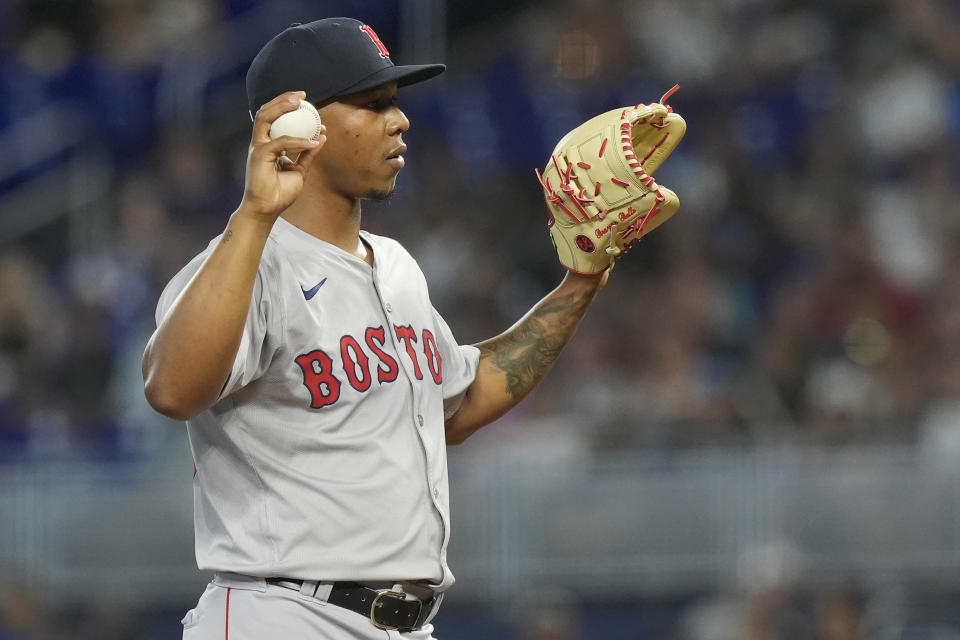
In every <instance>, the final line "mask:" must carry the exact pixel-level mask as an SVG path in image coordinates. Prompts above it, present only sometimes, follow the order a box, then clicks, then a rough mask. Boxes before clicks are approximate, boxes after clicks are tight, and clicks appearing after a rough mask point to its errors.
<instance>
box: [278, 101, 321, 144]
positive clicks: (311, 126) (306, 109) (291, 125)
mask: <svg viewBox="0 0 960 640" xmlns="http://www.w3.org/2000/svg"><path fill="white" fill-rule="evenodd" d="M280 136H293V137H294V138H306V139H308V140H316V139H318V138H319V137H320V114H319V113H317V110H316V108H315V107H314V106H313V105H312V104H310V103H309V102H307V101H306V100H301V101H300V106H299V107H298V108H297V110H296V111H288V112H286V113H284V114H283V115H281V116H280V117H279V118H277V119H276V120H274V121H273V124H271V125H270V139H271V140H273V139H275V138H279V137H280Z"/></svg>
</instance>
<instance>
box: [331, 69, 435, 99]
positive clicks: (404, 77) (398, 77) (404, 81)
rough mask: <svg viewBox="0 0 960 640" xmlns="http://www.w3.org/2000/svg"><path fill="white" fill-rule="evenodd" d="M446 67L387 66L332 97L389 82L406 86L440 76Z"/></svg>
mask: <svg viewBox="0 0 960 640" xmlns="http://www.w3.org/2000/svg"><path fill="white" fill-rule="evenodd" d="M446 68H447V66H446V65H444V64H405V65H395V66H392V67H386V68H384V69H380V70H379V71H377V72H376V73H373V74H371V75H369V76H367V77H366V78H364V79H363V80H361V81H360V82H358V83H356V84H355V85H353V86H351V87H347V88H346V89H344V90H343V91H338V92H337V94H336V95H335V96H331V97H334V98H335V97H338V96H346V95H350V94H351V93H360V92H361V91H367V90H368V89H374V88H376V87H379V86H380V85H384V84H387V83H388V82H396V83H397V86H398V87H405V86H407V85H411V84H416V83H418V82H423V81H424V80H429V79H430V78H432V77H434V76H438V75H440V74H441V73H443V71H444V70H445V69H446Z"/></svg>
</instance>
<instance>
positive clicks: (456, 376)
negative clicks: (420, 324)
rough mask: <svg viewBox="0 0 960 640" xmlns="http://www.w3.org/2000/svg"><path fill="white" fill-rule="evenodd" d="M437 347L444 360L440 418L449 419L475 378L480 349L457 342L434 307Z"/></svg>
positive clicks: (461, 402)
mask: <svg viewBox="0 0 960 640" xmlns="http://www.w3.org/2000/svg"><path fill="white" fill-rule="evenodd" d="M433 318H434V326H435V327H436V330H437V331H436V340H437V348H438V349H439V350H440V357H441V358H442V359H443V360H442V361H443V419H444V420H448V419H449V418H450V416H452V415H453V414H455V413H456V412H457V410H458V409H459V408H460V405H461V404H463V398H464V396H465V395H466V392H467V387H469V386H470V384H471V383H472V382H473V380H474V378H476V377H477V364H478V363H479V362H480V350H479V349H477V348H476V347H474V346H473V345H459V344H457V341H456V339H455V338H454V337H453V333H452V332H451V331H450V327H448V326H447V323H446V322H445V321H444V319H443V317H442V316H441V315H440V314H439V313H438V312H437V310H436V309H434V310H433Z"/></svg>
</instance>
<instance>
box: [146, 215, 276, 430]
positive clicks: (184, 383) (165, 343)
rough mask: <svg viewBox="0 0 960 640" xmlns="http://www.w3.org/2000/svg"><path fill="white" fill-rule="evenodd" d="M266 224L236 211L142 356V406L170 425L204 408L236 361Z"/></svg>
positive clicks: (267, 230)
mask: <svg viewBox="0 0 960 640" xmlns="http://www.w3.org/2000/svg"><path fill="white" fill-rule="evenodd" d="M270 228H271V224H270V223H269V222H265V221H262V220H258V219H256V218H254V217H252V216H248V215H246V212H245V211H243V210H242V209H241V210H238V211H237V212H235V213H234V214H233V216H231V218H230V222H229V224H228V225H227V228H226V230H225V231H224V233H223V236H222V237H221V239H220V242H219V244H218V245H217V247H216V248H215V249H214V250H213V251H212V252H211V254H210V256H209V257H208V258H207V260H206V261H205V262H204V264H203V266H201V267H200V270H199V271H198V272H197V274H196V275H195V276H194V277H193V279H192V280H191V281H190V283H189V284H188V285H187V286H186V288H185V289H184V290H183V292H182V293H181V294H180V296H179V297H178V298H177V300H176V302H175V303H174V305H173V307H172V308H171V309H170V311H169V312H168V313H167V315H166V317H164V319H163V321H162V322H161V323H160V325H159V326H158V327H157V330H156V331H155V332H154V334H153V336H151V338H150V341H149V342H148V343H147V347H146V350H145V351H144V354H143V363H142V366H143V379H144V389H145V393H146V396H147V400H148V401H149V402H150V404H151V406H153V408H154V409H156V410H157V411H159V412H160V413H163V414H164V415H167V416H169V417H171V418H174V419H178V420H185V419H188V418H191V417H193V416H194V415H196V414H197V413H199V412H200V411H203V410H204V409H207V408H208V407H210V406H211V405H212V404H213V403H214V402H215V401H216V399H217V396H218V395H219V393H220V390H221V389H222V388H223V384H224V383H225V382H226V379H227V376H228V375H229V374H230V369H231V367H232V366H233V361H234V358H235V357H236V353H237V348H238V347H239V345H240V338H241V336H242V334H243V327H244V323H245V322H246V316H247V310H248V309H249V307H250V299H251V296H252V293H253V287H254V282H255V281H256V274H257V268H258V266H259V263H260V257H261V255H262V253H263V248H264V245H265V243H266V239H267V237H268V236H269V234H270Z"/></svg>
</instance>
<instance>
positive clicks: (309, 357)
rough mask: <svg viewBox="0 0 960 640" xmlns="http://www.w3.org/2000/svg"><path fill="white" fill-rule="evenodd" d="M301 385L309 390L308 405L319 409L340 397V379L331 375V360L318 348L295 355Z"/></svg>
mask: <svg viewBox="0 0 960 640" xmlns="http://www.w3.org/2000/svg"><path fill="white" fill-rule="evenodd" d="M296 363H297V364H298V365H299V366H300V370H301V371H302V372H303V386H305V387H306V388H307V390H308V391H309V392H310V407H311V408H313V409H321V408H323V407H325V406H327V405H330V404H333V403H334V402H336V401H337V400H339V399H340V381H339V380H338V379H337V377H336V376H334V375H333V360H332V359H331V358H330V356H328V355H327V354H325V353H324V352H323V351H320V350H319V349H315V350H313V351H311V352H310V353H304V354H302V355H299V356H297V358H296Z"/></svg>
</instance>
